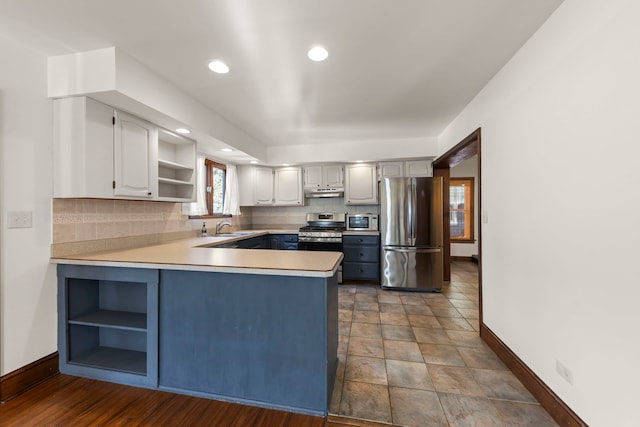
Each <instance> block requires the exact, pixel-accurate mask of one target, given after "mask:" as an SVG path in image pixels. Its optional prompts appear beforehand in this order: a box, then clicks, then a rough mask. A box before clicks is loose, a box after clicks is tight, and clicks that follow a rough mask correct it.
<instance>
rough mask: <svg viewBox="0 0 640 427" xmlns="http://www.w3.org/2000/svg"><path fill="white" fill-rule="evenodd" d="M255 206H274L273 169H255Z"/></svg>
mask: <svg viewBox="0 0 640 427" xmlns="http://www.w3.org/2000/svg"><path fill="white" fill-rule="evenodd" d="M253 204H254V205H272V204H273V169H271V168H260V167H257V168H254V169H253Z"/></svg>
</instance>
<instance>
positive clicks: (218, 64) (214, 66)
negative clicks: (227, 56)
mask: <svg viewBox="0 0 640 427" xmlns="http://www.w3.org/2000/svg"><path fill="white" fill-rule="evenodd" d="M209 69H210V70H211V71H213V72H214V73H218V74H227V73H228V72H229V67H228V66H227V64H225V63H224V62H222V61H219V60H217V59H216V60H215V61H211V62H209Z"/></svg>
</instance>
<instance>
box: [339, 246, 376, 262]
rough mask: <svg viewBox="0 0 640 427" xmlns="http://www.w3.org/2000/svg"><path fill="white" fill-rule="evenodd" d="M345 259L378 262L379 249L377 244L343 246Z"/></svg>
mask: <svg viewBox="0 0 640 427" xmlns="http://www.w3.org/2000/svg"><path fill="white" fill-rule="evenodd" d="M342 252H343V253H344V260H345V261H352V262H378V260H379V259H380V250H379V249H378V246H377V245H376V246H346V245H345V246H344V247H343V248H342Z"/></svg>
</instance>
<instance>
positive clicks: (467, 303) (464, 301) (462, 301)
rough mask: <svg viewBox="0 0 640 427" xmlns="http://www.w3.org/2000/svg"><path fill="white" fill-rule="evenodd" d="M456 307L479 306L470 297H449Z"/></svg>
mask: <svg viewBox="0 0 640 427" xmlns="http://www.w3.org/2000/svg"><path fill="white" fill-rule="evenodd" d="M449 302H450V303H451V305H453V306H454V307H456V308H478V304H477V303H476V302H474V301H472V300H470V299H449Z"/></svg>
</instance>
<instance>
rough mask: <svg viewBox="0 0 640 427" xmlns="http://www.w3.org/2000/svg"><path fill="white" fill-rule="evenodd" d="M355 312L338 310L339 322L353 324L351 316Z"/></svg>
mask: <svg viewBox="0 0 640 427" xmlns="http://www.w3.org/2000/svg"><path fill="white" fill-rule="evenodd" d="M352 315H353V312H352V311H351V310H338V320H339V321H340V322H351V316H352Z"/></svg>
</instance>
